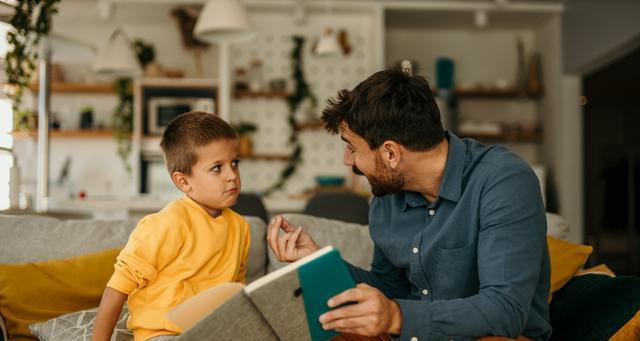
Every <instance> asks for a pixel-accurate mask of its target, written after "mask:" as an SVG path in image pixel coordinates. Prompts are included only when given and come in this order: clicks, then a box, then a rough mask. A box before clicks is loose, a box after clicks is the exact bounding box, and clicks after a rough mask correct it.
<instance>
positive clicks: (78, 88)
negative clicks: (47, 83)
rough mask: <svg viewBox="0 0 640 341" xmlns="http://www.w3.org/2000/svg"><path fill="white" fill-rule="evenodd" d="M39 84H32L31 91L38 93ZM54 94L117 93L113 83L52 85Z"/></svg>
mask: <svg viewBox="0 0 640 341" xmlns="http://www.w3.org/2000/svg"><path fill="white" fill-rule="evenodd" d="M38 89H39V86H38V84H37V83H36V84H30V85H29V90H31V91H32V92H36V93H37V92H38ZM51 92H52V93H96V94H108V93H115V90H114V84H112V83H60V82H57V83H56V82H54V83H51Z"/></svg>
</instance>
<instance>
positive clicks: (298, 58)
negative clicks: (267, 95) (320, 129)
mask: <svg viewBox="0 0 640 341" xmlns="http://www.w3.org/2000/svg"><path fill="white" fill-rule="evenodd" d="M304 41H305V38H304V37H302V36H293V43H294V44H293V49H292V50H291V64H292V66H293V82H294V91H293V93H292V94H291V95H290V96H289V97H287V105H288V107H289V116H288V117H287V122H288V123H289V127H290V128H291V130H290V131H291V133H290V135H289V141H288V142H289V145H291V146H292V151H291V155H290V157H289V162H288V163H287V164H286V165H285V167H284V169H283V170H282V172H281V173H280V178H279V179H278V180H277V181H276V182H275V183H274V184H273V185H271V186H270V187H269V188H267V189H266V190H265V192H264V194H265V195H269V194H271V193H273V191H275V190H278V189H281V188H282V187H283V186H284V184H285V183H286V182H287V180H288V179H289V178H290V177H291V176H292V175H293V174H295V172H296V170H297V169H298V166H299V165H300V163H302V143H300V139H299V138H298V132H299V127H298V124H297V122H296V112H297V111H298V110H299V109H300V106H301V104H302V102H303V101H304V100H305V99H308V100H309V102H310V104H311V109H315V108H316V106H317V103H318V101H317V99H316V96H315V95H314V94H313V93H312V92H311V89H310V88H309V84H307V81H306V79H305V76H304V70H303V66H304V65H303V59H302V54H303V52H304V49H303V48H304Z"/></svg>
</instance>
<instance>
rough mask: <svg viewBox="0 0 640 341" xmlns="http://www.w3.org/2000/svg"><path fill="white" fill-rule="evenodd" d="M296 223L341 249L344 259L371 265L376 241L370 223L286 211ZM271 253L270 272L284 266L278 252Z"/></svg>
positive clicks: (317, 239) (322, 243) (323, 242)
mask: <svg viewBox="0 0 640 341" xmlns="http://www.w3.org/2000/svg"><path fill="white" fill-rule="evenodd" d="M283 216H284V217H285V219H287V220H288V221H289V222H290V223H291V224H293V225H294V226H296V227H298V226H302V227H303V228H304V229H305V231H307V232H308V233H309V234H310V235H311V237H313V240H314V241H315V242H316V243H318V245H320V246H327V245H331V246H333V247H334V248H336V249H338V251H340V254H341V255H342V258H344V259H345V260H346V261H348V262H349V263H351V264H353V265H356V266H359V267H361V268H363V269H367V270H368V269H370V268H371V259H372V257H373V241H372V240H371V237H370V236H369V228H368V227H367V225H361V224H354V223H346V222H343V221H339V220H332V219H325V218H318V217H314V216H310V215H306V214H293V213H287V214H283ZM268 252H269V268H268V270H269V271H272V270H274V269H278V268H281V267H282V266H284V265H285V264H284V263H281V262H278V260H277V259H276V257H275V255H274V254H273V252H272V251H271V248H269V250H268Z"/></svg>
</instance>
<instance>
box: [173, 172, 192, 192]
mask: <svg viewBox="0 0 640 341" xmlns="http://www.w3.org/2000/svg"><path fill="white" fill-rule="evenodd" d="M171 180H173V183H174V184H175V185H176V186H177V187H178V189H180V190H181V191H182V192H184V193H187V192H189V191H190V190H191V185H190V184H189V179H187V176H186V175H184V173H182V172H178V171H176V172H173V173H172V174H171Z"/></svg>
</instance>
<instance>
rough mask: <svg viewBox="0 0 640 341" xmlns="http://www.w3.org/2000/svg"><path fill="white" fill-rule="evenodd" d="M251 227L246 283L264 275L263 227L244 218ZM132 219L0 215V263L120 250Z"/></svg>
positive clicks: (264, 242) (264, 243)
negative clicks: (65, 218)
mask: <svg viewBox="0 0 640 341" xmlns="http://www.w3.org/2000/svg"><path fill="white" fill-rule="evenodd" d="M244 218H245V219H246V220H247V222H248V223H249V225H250V226H251V249H250V250H249V263H248V266H247V281H249V282H250V281H252V280H254V279H256V278H258V277H260V276H262V275H264V274H265V273H266V264H267V251H266V241H265V237H266V225H265V223H264V222H263V221H262V219H260V218H257V217H247V216H245V217H244ZM136 223H137V221H135V220H58V219H55V218H49V217H40V216H8V215H0V235H2V248H0V264H16V263H27V262H37V261H43V260H47V259H60V258H67V257H73V256H79V255H83V254H87V253H90V252H95V251H98V250H104V249H110V248H117V247H120V248H121V247H123V246H124V245H125V244H126V243H127V239H128V238H129V234H130V233H131V231H133V229H134V228H135V226H136Z"/></svg>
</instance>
